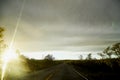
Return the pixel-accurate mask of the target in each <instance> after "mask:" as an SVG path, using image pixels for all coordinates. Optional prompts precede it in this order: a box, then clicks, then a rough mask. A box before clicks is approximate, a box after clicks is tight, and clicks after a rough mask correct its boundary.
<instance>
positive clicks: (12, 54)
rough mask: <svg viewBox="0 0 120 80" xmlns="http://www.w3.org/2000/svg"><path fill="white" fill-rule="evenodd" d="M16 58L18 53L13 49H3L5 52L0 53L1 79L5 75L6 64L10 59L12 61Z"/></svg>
mask: <svg viewBox="0 0 120 80" xmlns="http://www.w3.org/2000/svg"><path fill="white" fill-rule="evenodd" d="M16 59H18V55H17V54H16V53H15V51H14V49H11V48H10V49H8V50H6V51H5V53H4V54H3V55H2V62H3V65H2V76H1V80H4V76H5V71H6V67H7V64H8V63H9V62H11V61H14V60H16Z"/></svg>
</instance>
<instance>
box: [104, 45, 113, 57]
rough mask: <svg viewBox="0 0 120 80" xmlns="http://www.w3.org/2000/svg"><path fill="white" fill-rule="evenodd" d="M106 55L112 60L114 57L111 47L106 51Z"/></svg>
mask: <svg viewBox="0 0 120 80" xmlns="http://www.w3.org/2000/svg"><path fill="white" fill-rule="evenodd" d="M103 53H104V54H106V55H107V56H108V57H109V58H111V56H112V54H113V53H112V50H111V48H110V47H107V48H106V49H105V50H104V51H103Z"/></svg>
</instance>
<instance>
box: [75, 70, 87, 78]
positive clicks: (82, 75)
mask: <svg viewBox="0 0 120 80" xmlns="http://www.w3.org/2000/svg"><path fill="white" fill-rule="evenodd" d="M73 70H74V71H75V72H76V73H77V74H78V75H79V76H81V77H82V78H84V79H85V80H88V79H87V78H86V77H85V76H83V75H82V74H80V73H79V72H78V71H76V70H75V69H73Z"/></svg>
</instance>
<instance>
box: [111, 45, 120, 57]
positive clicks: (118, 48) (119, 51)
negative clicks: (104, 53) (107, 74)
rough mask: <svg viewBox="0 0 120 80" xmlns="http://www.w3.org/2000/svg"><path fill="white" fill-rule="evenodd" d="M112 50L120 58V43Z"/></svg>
mask: <svg viewBox="0 0 120 80" xmlns="http://www.w3.org/2000/svg"><path fill="white" fill-rule="evenodd" d="M111 50H112V51H113V53H114V54H115V55H116V56H117V57H118V58H120V43H116V44H114V45H113V46H112V48H111Z"/></svg>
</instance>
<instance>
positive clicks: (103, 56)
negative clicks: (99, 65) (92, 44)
mask: <svg viewBox="0 0 120 80" xmlns="http://www.w3.org/2000/svg"><path fill="white" fill-rule="evenodd" d="M97 54H98V55H99V56H100V57H101V58H102V59H104V58H105V55H104V54H103V53H97Z"/></svg>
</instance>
